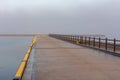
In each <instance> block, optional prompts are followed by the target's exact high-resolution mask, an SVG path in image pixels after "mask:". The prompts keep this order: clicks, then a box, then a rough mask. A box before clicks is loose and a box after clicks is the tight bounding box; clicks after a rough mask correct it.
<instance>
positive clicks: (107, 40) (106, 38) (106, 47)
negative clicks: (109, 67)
mask: <svg viewBox="0 0 120 80" xmlns="http://www.w3.org/2000/svg"><path fill="white" fill-rule="evenodd" d="M107 41H108V39H107V38H106V39H105V49H106V50H107Z"/></svg>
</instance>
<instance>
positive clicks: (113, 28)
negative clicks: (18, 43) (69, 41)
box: [0, 0, 120, 38]
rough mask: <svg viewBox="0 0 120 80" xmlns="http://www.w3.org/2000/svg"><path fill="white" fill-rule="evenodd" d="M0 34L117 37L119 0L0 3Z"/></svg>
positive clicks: (119, 31) (17, 0)
mask: <svg viewBox="0 0 120 80" xmlns="http://www.w3.org/2000/svg"><path fill="white" fill-rule="evenodd" d="M0 33H64V34H105V35H107V36H112V37H119V36H120V35H119V34H120V1H119V0H0ZM119 38H120V37H119Z"/></svg>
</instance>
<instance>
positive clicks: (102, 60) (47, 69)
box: [24, 35, 120, 80]
mask: <svg viewBox="0 0 120 80" xmlns="http://www.w3.org/2000/svg"><path fill="white" fill-rule="evenodd" d="M34 50H35V53H34V61H33V57H32V58H31V57H30V60H29V62H28V67H27V69H26V71H25V74H24V79H25V78H26V80H28V77H29V78H31V80H120V58H119V57H115V56H112V55H109V54H105V53H103V52H101V51H97V50H93V49H89V48H85V47H82V46H78V45H75V44H71V43H68V42H65V41H62V40H58V39H55V38H51V37H49V36H47V35H38V36H37V42H36V45H35V47H34ZM30 62H32V63H30ZM30 64H32V65H33V66H32V67H30V66H29V65H30ZM29 73H31V74H29Z"/></svg>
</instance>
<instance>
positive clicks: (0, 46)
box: [0, 37, 33, 80]
mask: <svg viewBox="0 0 120 80" xmlns="http://www.w3.org/2000/svg"><path fill="white" fill-rule="evenodd" d="M32 38H33V37H0V80H12V79H13V77H14V75H15V73H16V71H17V69H18V67H19V65H20V63H21V61H22V59H23V57H24V55H25V53H26V51H27V49H28V47H29V45H30V43H31V40H32Z"/></svg>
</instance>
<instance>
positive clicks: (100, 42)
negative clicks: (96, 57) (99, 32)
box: [99, 37, 101, 48]
mask: <svg viewBox="0 0 120 80" xmlns="http://www.w3.org/2000/svg"><path fill="white" fill-rule="evenodd" d="M100 47H101V38H100V37H99V48H100Z"/></svg>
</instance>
